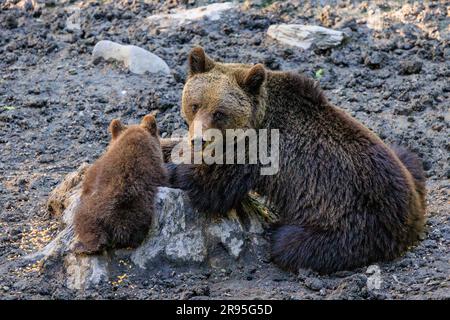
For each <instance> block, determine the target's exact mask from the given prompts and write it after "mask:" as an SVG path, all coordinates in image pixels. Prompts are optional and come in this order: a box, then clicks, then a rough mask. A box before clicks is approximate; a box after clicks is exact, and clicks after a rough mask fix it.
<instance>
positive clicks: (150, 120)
mask: <svg viewBox="0 0 450 320" xmlns="http://www.w3.org/2000/svg"><path fill="white" fill-rule="evenodd" d="M141 127H142V128H144V129H146V130H148V132H150V134H151V135H152V136H156V135H157V134H158V126H157V125H156V119H155V116H154V115H153V114H148V115H146V116H145V117H144V118H142V122H141Z"/></svg>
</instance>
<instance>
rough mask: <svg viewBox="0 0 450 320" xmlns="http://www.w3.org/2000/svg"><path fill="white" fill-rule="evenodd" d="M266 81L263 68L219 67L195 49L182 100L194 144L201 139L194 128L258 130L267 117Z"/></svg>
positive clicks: (220, 64)
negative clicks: (265, 116)
mask: <svg viewBox="0 0 450 320" xmlns="http://www.w3.org/2000/svg"><path fill="white" fill-rule="evenodd" d="M265 81H266V70H265V68H264V66H263V65H261V64H257V65H244V64H233V63H219V62H215V61H213V60H212V59H211V58H209V57H208V56H207V55H206V54H205V52H204V51H203V49H202V48H200V47H196V48H194V49H192V51H191V52H190V54H189V76H188V79H187V81H186V84H185V86H184V89H183V99H182V115H183V117H184V118H185V120H186V121H187V123H188V124H189V136H190V139H191V141H192V140H195V139H199V138H201V137H197V136H196V135H197V134H196V133H194V126H197V128H198V126H200V127H201V128H202V130H203V131H204V130H207V129H219V130H221V131H224V130H226V129H240V128H242V129H247V128H258V126H259V125H260V124H261V122H262V120H263V117H264V113H265V95H266V91H265ZM197 130H198V129H197ZM197 130H196V131H195V132H197Z"/></svg>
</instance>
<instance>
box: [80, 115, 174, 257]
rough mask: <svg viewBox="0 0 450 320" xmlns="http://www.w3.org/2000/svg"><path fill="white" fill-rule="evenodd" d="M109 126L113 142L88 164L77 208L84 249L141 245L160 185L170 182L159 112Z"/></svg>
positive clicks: (81, 249) (95, 250)
mask: <svg viewBox="0 0 450 320" xmlns="http://www.w3.org/2000/svg"><path fill="white" fill-rule="evenodd" d="M109 130H110V132H111V136H112V138H111V142H110V144H109V147H108V149H107V151H106V153H105V154H104V155H103V156H101V157H100V158H99V159H98V160H97V161H96V162H95V163H94V164H93V165H92V166H91V167H90V168H89V169H88V171H87V173H86V176H85V179H84V182H83V189H82V195H81V199H80V206H79V208H78V210H77V212H76V213H75V218H74V226H75V233H76V235H77V237H78V239H79V242H78V243H76V244H75V246H74V250H75V252H78V253H86V254H91V253H98V252H100V251H103V250H104V249H107V248H111V247H116V248H125V247H136V246H138V245H139V244H140V243H141V242H142V241H143V240H144V238H145V237H146V235H147V233H148V231H149V228H150V226H151V222H152V216H153V212H154V198H155V195H156V193H157V187H158V186H160V185H163V184H164V183H165V178H166V171H165V169H164V166H163V160H162V152H161V146H160V142H159V137H158V129H157V126H156V121H155V117H154V116H153V115H146V116H145V117H144V118H143V119H142V122H141V124H140V125H131V126H124V125H122V124H121V122H120V121H119V120H117V119H115V120H113V121H111V124H110V125H109Z"/></svg>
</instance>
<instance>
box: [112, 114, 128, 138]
mask: <svg viewBox="0 0 450 320" xmlns="http://www.w3.org/2000/svg"><path fill="white" fill-rule="evenodd" d="M124 129H125V126H124V125H123V124H122V123H121V122H120V120H119V119H114V120H113V121H111V123H110V124H109V132H111V136H112V138H113V139H116V138H117V137H118V136H119V135H120V133H121V132H122V131H123V130H124Z"/></svg>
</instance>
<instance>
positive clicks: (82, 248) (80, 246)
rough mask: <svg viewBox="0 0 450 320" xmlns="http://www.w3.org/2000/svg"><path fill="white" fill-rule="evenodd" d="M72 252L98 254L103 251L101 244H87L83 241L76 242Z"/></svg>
mask: <svg viewBox="0 0 450 320" xmlns="http://www.w3.org/2000/svg"><path fill="white" fill-rule="evenodd" d="M72 252H73V253H75V254H86V255H88V254H97V253H100V252H101V248H100V246H99V245H95V246H93V245H86V244H84V243H82V242H81V241H78V242H76V243H75V244H74V245H73V247H72Z"/></svg>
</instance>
